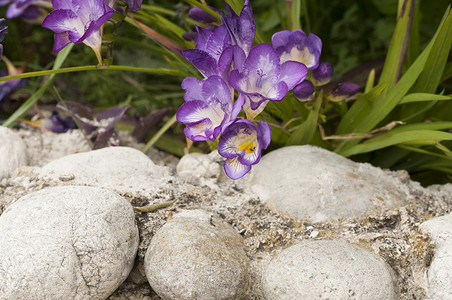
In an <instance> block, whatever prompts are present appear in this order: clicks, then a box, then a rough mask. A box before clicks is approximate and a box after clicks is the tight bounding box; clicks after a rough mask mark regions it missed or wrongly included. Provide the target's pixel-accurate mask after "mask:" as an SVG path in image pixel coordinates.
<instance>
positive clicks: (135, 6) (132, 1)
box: [126, 0, 143, 12]
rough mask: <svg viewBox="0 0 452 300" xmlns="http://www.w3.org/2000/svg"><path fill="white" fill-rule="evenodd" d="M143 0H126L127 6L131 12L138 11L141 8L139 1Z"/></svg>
mask: <svg viewBox="0 0 452 300" xmlns="http://www.w3.org/2000/svg"><path fill="white" fill-rule="evenodd" d="M142 2H143V0H126V3H127V6H128V7H129V9H130V10H131V11H133V12H136V11H139V10H140V9H141V3H142Z"/></svg>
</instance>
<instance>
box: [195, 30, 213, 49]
mask: <svg viewBox="0 0 452 300" xmlns="http://www.w3.org/2000/svg"><path fill="white" fill-rule="evenodd" d="M196 31H197V32H198V34H197V35H196V39H195V45H196V47H195V48H196V49H200V50H206V45H207V40H208V39H209V37H210V36H211V35H212V34H213V32H212V31H210V30H208V29H206V28H203V27H199V26H196Z"/></svg>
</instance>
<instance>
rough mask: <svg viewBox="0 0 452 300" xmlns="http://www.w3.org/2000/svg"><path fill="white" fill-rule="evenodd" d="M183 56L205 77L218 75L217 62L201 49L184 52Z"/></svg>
mask: <svg viewBox="0 0 452 300" xmlns="http://www.w3.org/2000/svg"><path fill="white" fill-rule="evenodd" d="M182 54H183V55H184V57H185V59H186V60H188V62H189V63H191V64H192V65H193V66H194V67H195V68H196V69H198V71H199V72H201V74H202V75H203V76H204V77H209V76H211V75H216V74H217V73H218V66H217V61H216V60H215V59H214V58H213V57H212V56H211V55H210V54H209V53H207V52H206V51H204V50H199V49H188V50H183V51H182Z"/></svg>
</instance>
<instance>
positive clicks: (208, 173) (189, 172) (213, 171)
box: [176, 153, 221, 179]
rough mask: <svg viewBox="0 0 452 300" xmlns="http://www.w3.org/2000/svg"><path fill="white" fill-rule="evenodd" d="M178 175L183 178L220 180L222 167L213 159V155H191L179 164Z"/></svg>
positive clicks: (183, 157)
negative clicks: (194, 177)
mask: <svg viewBox="0 0 452 300" xmlns="http://www.w3.org/2000/svg"><path fill="white" fill-rule="evenodd" d="M176 170H177V175H179V176H181V177H189V176H197V177H204V178H215V179H218V178H219V177H220V174H221V167H220V165H219V164H218V163H217V162H216V161H214V160H213V159H212V155H211V154H203V153H189V154H186V155H184V156H182V158H181V159H180V161H179V163H178V164H177V169H176Z"/></svg>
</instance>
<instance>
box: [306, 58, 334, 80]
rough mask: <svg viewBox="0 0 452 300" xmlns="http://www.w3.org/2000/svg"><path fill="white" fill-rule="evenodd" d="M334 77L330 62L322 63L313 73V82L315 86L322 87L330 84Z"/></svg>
mask: <svg viewBox="0 0 452 300" xmlns="http://www.w3.org/2000/svg"><path fill="white" fill-rule="evenodd" d="M332 77H333V67H332V66H331V64H330V63H328V62H321V63H320V64H319V66H318V67H317V69H314V70H313V71H312V75H311V80H312V83H313V84H314V85H315V86H322V85H325V84H327V83H328V82H330V80H331V78H332Z"/></svg>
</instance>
